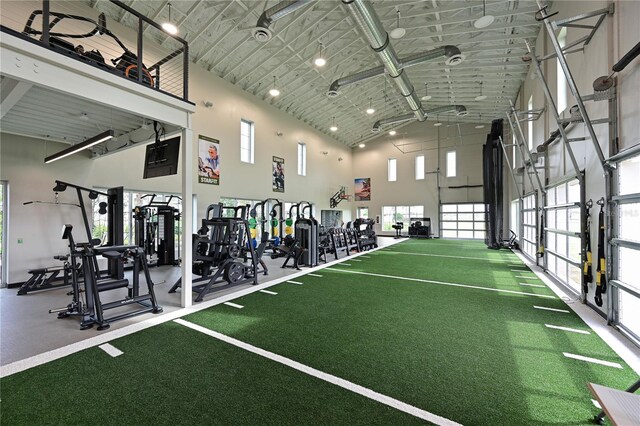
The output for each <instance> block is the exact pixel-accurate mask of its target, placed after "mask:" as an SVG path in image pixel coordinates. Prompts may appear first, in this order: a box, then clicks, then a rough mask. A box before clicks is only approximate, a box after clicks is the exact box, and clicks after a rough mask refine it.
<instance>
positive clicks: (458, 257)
mask: <svg viewBox="0 0 640 426" xmlns="http://www.w3.org/2000/svg"><path fill="white" fill-rule="evenodd" d="M378 253H393V254H409V255H412V256H433V257H448V258H451V259H469V260H484V261H491V262H504V260H502V259H489V258H486V257H468V256H450V255H447V254H431V253H411V252H408V251H395V250H381V251H379V252H378ZM363 257H364V256H363Z"/></svg>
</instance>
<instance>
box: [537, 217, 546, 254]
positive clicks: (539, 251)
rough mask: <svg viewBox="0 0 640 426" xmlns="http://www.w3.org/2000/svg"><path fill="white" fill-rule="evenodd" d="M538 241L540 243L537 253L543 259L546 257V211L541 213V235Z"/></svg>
mask: <svg viewBox="0 0 640 426" xmlns="http://www.w3.org/2000/svg"><path fill="white" fill-rule="evenodd" d="M538 241H539V242H540V244H539V246H538V253H536V256H537V257H539V258H541V259H542V258H543V257H544V211H543V212H542V213H540V237H539V238H538Z"/></svg>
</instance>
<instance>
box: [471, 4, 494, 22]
mask: <svg viewBox="0 0 640 426" xmlns="http://www.w3.org/2000/svg"><path fill="white" fill-rule="evenodd" d="M495 20H496V17H495V16H493V15H487V0H482V16H481V17H479V18H478V19H476V20H475V22H474V23H473V26H474V27H476V28H478V29H481V28H486V27H488V26H489V25H491V24H493V21H495Z"/></svg>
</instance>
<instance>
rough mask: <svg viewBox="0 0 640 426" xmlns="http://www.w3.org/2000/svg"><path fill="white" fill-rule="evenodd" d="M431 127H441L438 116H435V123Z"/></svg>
mask: <svg viewBox="0 0 640 426" xmlns="http://www.w3.org/2000/svg"><path fill="white" fill-rule="evenodd" d="M433 125H434V126H435V127H440V126H442V122H441V121H440V119H439V118H438V116H437V115H436V122H435V123H433Z"/></svg>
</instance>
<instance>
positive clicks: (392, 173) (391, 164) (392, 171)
mask: <svg viewBox="0 0 640 426" xmlns="http://www.w3.org/2000/svg"><path fill="white" fill-rule="evenodd" d="M387 166H388V167H387V180H388V181H389V182H395V181H396V159H395V158H389V161H388V163H387Z"/></svg>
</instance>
